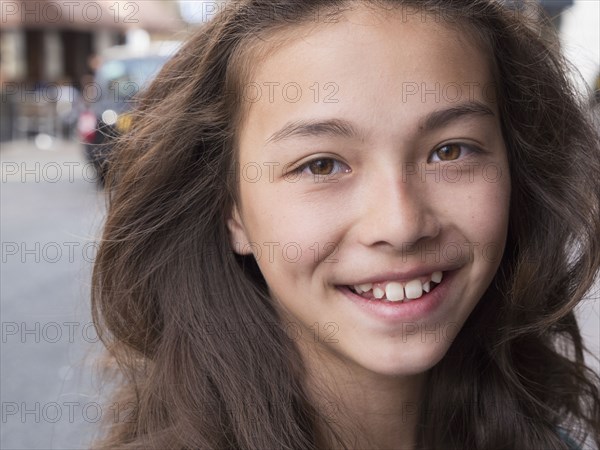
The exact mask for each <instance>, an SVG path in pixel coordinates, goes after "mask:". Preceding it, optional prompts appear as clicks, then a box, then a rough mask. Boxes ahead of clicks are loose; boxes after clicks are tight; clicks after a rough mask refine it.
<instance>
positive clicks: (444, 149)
mask: <svg viewBox="0 0 600 450" xmlns="http://www.w3.org/2000/svg"><path fill="white" fill-rule="evenodd" d="M465 151H466V152H467V153H468V152H477V149H476V148H475V147H473V146H471V145H466V144H458V143H452V144H445V145H443V146H441V147H438V148H437V149H436V150H434V151H433V153H432V155H431V162H443V161H456V160H457V159H458V158H460V157H461V156H464V155H463V154H464V152H465ZM435 157H437V158H438V161H435V160H434V159H433V158H435Z"/></svg>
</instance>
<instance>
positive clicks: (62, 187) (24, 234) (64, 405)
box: [0, 141, 109, 449]
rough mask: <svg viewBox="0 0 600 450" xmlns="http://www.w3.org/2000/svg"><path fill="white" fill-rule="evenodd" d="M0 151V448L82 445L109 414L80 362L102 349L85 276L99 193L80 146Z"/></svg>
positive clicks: (5, 146) (20, 146)
mask: <svg viewBox="0 0 600 450" xmlns="http://www.w3.org/2000/svg"><path fill="white" fill-rule="evenodd" d="M48 144H49V142H45V145H48ZM1 147H2V150H1V153H0V157H1V164H2V184H1V194H0V202H1V210H2V214H1V242H2V259H3V261H2V266H1V267H2V268H1V283H0V291H1V293H0V297H1V299H2V300H1V308H0V309H1V311H0V313H1V316H2V344H1V345H2V352H1V359H0V362H1V368H0V372H1V373H0V383H1V386H0V391H1V393H2V423H1V427H2V438H1V443H0V447H1V448H3V449H34V448H35V449H41V448H57V449H68V448H69V449H70V448H86V447H88V443H89V440H90V437H91V433H92V432H93V430H94V428H95V427H96V426H97V424H96V422H97V421H98V420H99V419H100V418H101V416H102V415H104V414H107V413H109V411H102V410H101V409H99V408H100V407H99V404H98V403H97V402H98V398H97V395H98V392H99V389H100V386H99V385H98V384H97V383H96V382H95V379H96V378H95V377H93V376H92V372H91V371H92V367H91V366H90V364H91V363H92V362H91V361H87V360H85V359H84V358H85V357H86V356H87V355H89V354H90V353H91V352H93V351H94V349H95V348H98V347H99V344H95V343H96V341H97V336H96V334H95V332H94V329H93V327H92V326H91V319H90V313H89V309H90V307H89V285H90V281H89V279H90V273H91V267H92V259H93V257H94V250H95V245H94V244H93V240H94V238H95V237H96V236H97V233H98V229H99V225H100V224H101V221H102V218H103V214H104V200H103V194H102V191H100V190H98V189H97V188H96V186H95V184H94V181H95V179H94V178H95V175H94V172H93V169H92V168H91V167H88V165H87V164H86V162H85V161H84V159H83V157H82V155H83V153H82V150H81V148H80V145H79V144H78V143H75V142H65V141H55V142H53V143H52V144H51V147H50V148H49V149H48V150H38V149H37V148H36V147H35V146H34V145H33V144H32V142H27V141H15V142H10V143H2V144H1ZM84 171H86V172H84ZM90 356H91V355H90Z"/></svg>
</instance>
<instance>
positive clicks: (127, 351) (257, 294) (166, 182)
mask: <svg viewBox="0 0 600 450" xmlns="http://www.w3.org/2000/svg"><path fill="white" fill-rule="evenodd" d="M366 4H370V5H372V6H374V7H385V8H388V9H389V8H390V6H391V7H398V8H401V7H406V8H413V9H414V10H418V11H424V12H426V13H427V14H430V13H431V14H434V15H435V16H431V17H432V19H431V20H434V19H433V17H438V18H442V20H444V21H445V22H447V23H448V26H455V27H461V29H462V30H464V31H465V32H468V33H469V35H470V36H471V37H472V38H473V39H475V40H476V41H477V42H478V43H479V45H482V46H483V48H484V49H485V50H486V54H487V55H489V59H490V64H491V66H492V68H493V72H494V76H495V83H496V89H497V101H498V106H499V110H500V113H501V123H502V132H503V136H504V141H505V143H506V146H507V151H508V155H509V165H510V171H511V173H510V176H511V180H512V190H511V196H512V197H511V206H510V223H509V231H508V240H507V245H506V250H505V253H504V255H503V259H502V261H501V264H500V268H499V270H498V272H497V274H496V276H495V278H494V280H493V282H492V284H491V285H490V287H489V288H488V290H487V291H486V293H485V294H484V297H483V298H482V300H481V301H480V302H479V303H478V305H477V306H476V308H475V309H474V310H473V312H472V314H471V315H470V316H469V318H468V320H467V321H466V323H465V325H464V326H463V328H462V329H461V330H460V332H459V334H458V336H457V337H456V338H455V340H454V341H453V343H452V345H451V347H450V349H449V350H448V352H447V354H446V355H445V356H444V358H443V359H442V360H441V361H440V362H439V363H438V364H437V365H435V366H434V367H433V368H432V369H431V370H430V371H429V372H428V380H427V391H426V396H425V398H424V400H423V405H422V408H421V411H422V412H421V413H420V415H419V427H418V430H417V448H418V449H432V450H433V449H436V450H439V449H444V450H446V449H456V450H458V449H471V450H476V449H495V450H498V449H566V448H568V447H567V444H566V443H565V441H564V439H563V438H562V436H561V434H560V428H559V427H561V428H563V429H566V430H568V433H569V435H570V436H571V438H572V439H573V440H574V441H576V442H579V443H580V444H582V443H584V442H585V441H586V439H587V442H595V444H596V445H600V396H599V387H600V379H599V377H598V375H597V374H596V373H595V372H594V371H593V370H592V369H591V368H590V367H589V365H586V362H585V360H584V355H585V353H586V352H588V353H589V350H588V349H586V348H585V346H584V344H583V342H582V337H581V333H580V329H579V326H578V323H577V321H576V318H575V315H574V308H575V307H576V306H577V305H578V304H579V303H580V302H582V301H585V299H586V297H585V296H586V294H588V295H589V292H590V291H591V290H592V289H593V286H594V281H595V277H596V276H597V274H598V271H599V267H600V139H599V138H598V132H597V130H598V128H597V124H596V123H595V122H594V120H593V119H592V117H591V115H590V114H589V112H588V111H587V110H586V106H585V102H584V101H583V100H579V96H578V95H577V93H576V91H575V88H574V87H573V84H572V82H571V81H570V77H569V75H568V73H569V67H568V65H567V63H566V62H565V60H564V59H563V57H562V56H560V52H559V50H558V48H557V44H556V42H557V41H556V38H555V36H554V39H549V38H548V36H549V35H548V33H545V32H544V33H542V32H541V30H542V28H541V27H540V26H539V25H538V24H537V22H536V21H534V20H532V15H530V14H529V13H528V11H529V10H523V9H521V10H518V9H509V8H508V7H507V6H505V5H502V4H501V3H498V2H494V1H487V0H451V1H450V0H396V1H392V0H388V1H371V0H369V1H367V0H361V1H360V2H353V1H342V0H339V1H336V0H302V1H298V0H245V1H238V2H233V3H231V2H230V3H228V6H227V7H226V8H225V9H224V10H223V11H221V12H220V13H219V14H218V15H217V16H216V17H215V18H214V19H213V20H212V21H210V22H208V23H206V24H204V25H203V26H202V27H201V28H200V29H199V30H198V31H197V33H196V34H195V35H194V36H193V37H192V38H191V39H190V40H189V41H188V42H187V44H186V45H184V46H183V47H182V49H180V51H179V52H178V53H177V54H176V56H175V57H174V58H173V59H172V60H170V62H168V63H167V65H166V66H165V67H164V68H163V70H162V71H161V73H160V74H159V76H158V77H157V78H156V79H155V81H154V82H153V83H152V85H151V86H150V87H149V89H148V90H147V91H146V92H145V93H144V94H143V96H142V97H141V98H140V99H139V108H138V109H137V112H136V113H135V116H134V119H133V128H132V130H131V131H130V132H129V133H128V134H127V135H125V136H124V137H123V138H122V139H121V141H120V142H119V143H118V146H117V147H116V149H115V152H114V157H113V160H112V161H111V169H110V172H109V176H108V179H107V185H106V194H107V202H108V213H107V219H106V224H105V228H104V231H103V236H102V238H101V242H100V246H99V251H98V253H97V258H96V261H95V266H94V271H93V280H92V311H93V317H94V322H95V324H96V327H97V330H98V332H99V336H100V337H101V339H102V341H103V342H104V343H105V345H106V347H107V349H108V351H109V355H110V361H113V362H116V364H113V365H114V367H116V373H117V377H116V380H115V383H116V386H117V388H116V390H115V393H114V395H115V399H114V400H115V401H116V405H118V414H115V415H111V417H110V420H109V421H108V423H107V424H106V426H107V428H106V429H104V430H103V431H101V434H102V435H101V437H99V439H98V441H97V442H96V443H95V444H94V445H95V446H96V447H97V448H131V449H134V448H135V449H163V448H177V449H196V448H199V449H247V450H250V449H286V450H292V449H297V450H307V449H317V448H320V446H321V444H320V443H322V442H323V441H322V437H323V435H324V434H323V433H324V430H325V429H327V430H329V432H330V433H331V434H333V436H335V437H336V439H337V440H338V441H339V442H337V443H336V445H337V446H338V447H340V448H349V446H350V444H349V443H348V442H344V441H343V440H342V438H341V437H340V436H339V435H337V434H336V433H335V431H334V430H333V429H332V428H333V427H332V426H331V417H329V415H328V414H327V411H323V410H322V409H318V408H317V407H316V405H314V404H313V402H311V397H310V396H309V395H308V389H307V387H306V386H305V383H304V381H305V380H306V372H305V368H304V366H303V364H302V363H301V358H300V354H299V351H298V349H297V346H296V344H295V342H294V340H293V339H291V338H290V335H289V333H286V330H284V329H283V328H282V327H280V326H278V325H277V324H278V323H279V317H278V315H277V312H276V308H275V307H274V305H273V302H272V299H271V298H270V297H269V295H268V291H267V289H266V285H265V281H264V279H263V277H262V276H261V274H260V271H259V269H258V266H257V264H256V262H255V261H254V259H253V258H252V256H239V255H236V254H235V253H234V251H233V250H232V248H231V244H230V239H229V233H228V230H227V227H226V219H227V218H228V217H229V213H230V211H231V209H232V206H233V205H234V204H235V202H236V198H237V195H238V186H237V185H236V177H235V165H236V136H237V135H236V132H237V131H238V129H239V128H238V125H239V124H240V121H241V119H242V117H243V114H244V110H243V108H242V102H240V101H239V99H240V96H239V93H240V92H241V90H242V87H243V85H244V83H247V82H248V80H251V72H252V68H253V67H256V61H257V60H258V56H257V55H259V54H263V55H264V54H266V53H265V52H266V51H268V50H269V48H270V46H271V45H272V43H270V42H269V37H270V36H273V35H274V34H275V33H282V32H284V31H286V30H287V31H290V30H292V31H293V30H294V27H298V26H300V25H301V24H304V23H308V22H310V21H315V20H323V21H326V20H327V21H331V20H336V18H338V17H339V16H340V15H342V14H344V11H346V10H347V9H351V8H354V7H356V6H357V5H366ZM271 42H272V41H271ZM261 52H262V53H261ZM588 364H589V363H588ZM113 412H114V408H113ZM330 433H328V435H329V434H330Z"/></svg>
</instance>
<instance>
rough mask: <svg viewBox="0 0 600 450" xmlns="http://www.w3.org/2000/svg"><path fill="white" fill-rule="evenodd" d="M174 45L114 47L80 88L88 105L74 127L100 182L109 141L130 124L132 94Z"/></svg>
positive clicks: (165, 57)
mask: <svg viewBox="0 0 600 450" xmlns="http://www.w3.org/2000/svg"><path fill="white" fill-rule="evenodd" d="M178 47H179V43H178V42H160V43H155V44H154V45H152V46H150V47H149V48H148V49H147V51H144V52H136V53H132V50H131V49H129V48H127V47H126V46H117V47H112V48H110V49H108V50H107V51H106V52H104V53H103V54H102V57H101V60H102V63H101V64H100V66H99V68H98V69H97V71H96V74H95V78H94V82H93V83H92V84H91V85H90V86H87V87H86V88H84V89H87V93H86V94H85V95H84V97H85V98H86V100H87V101H88V103H89V105H88V107H87V108H86V110H85V111H83V112H82V113H81V115H80V116H79V121H78V126H77V128H78V132H79V136H80V139H81V141H82V142H83V145H84V150H85V155H86V157H87V159H88V160H89V161H90V162H91V163H93V164H94V167H95V168H96V172H97V174H98V181H99V183H100V184H101V185H102V184H104V179H105V177H106V172H107V170H108V164H109V159H110V158H109V157H110V155H111V153H112V151H113V145H112V141H113V139H114V138H115V137H116V136H118V135H120V134H122V133H126V132H127V130H128V129H129V127H130V125H131V117H130V113H131V111H132V109H133V108H134V107H135V104H136V95H137V94H138V93H139V92H140V91H141V90H143V89H144V88H145V87H147V86H148V84H149V83H150V82H151V81H152V79H153V78H154V76H156V74H157V73H158V72H159V71H160V69H161V68H162V66H163V65H164V64H165V62H166V61H167V60H168V59H169V58H170V56H172V55H173V54H174V52H175V51H176V50H177V48H178Z"/></svg>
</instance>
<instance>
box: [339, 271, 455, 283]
mask: <svg viewBox="0 0 600 450" xmlns="http://www.w3.org/2000/svg"><path fill="white" fill-rule="evenodd" d="M457 268H458V267H415V268H414V269H411V270H408V271H407V270H404V271H393V270H392V271H387V272H379V273H378V274H377V275H371V276H368V277H366V278H360V279H357V280H353V281H351V282H349V283H342V285H344V286H350V285H359V284H367V283H373V284H375V283H384V282H386V281H397V282H404V281H411V280H414V279H417V278H421V277H424V276H426V275H431V274H432V273H433V272H444V273H445V272H450V271H452V270H456V269H457Z"/></svg>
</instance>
